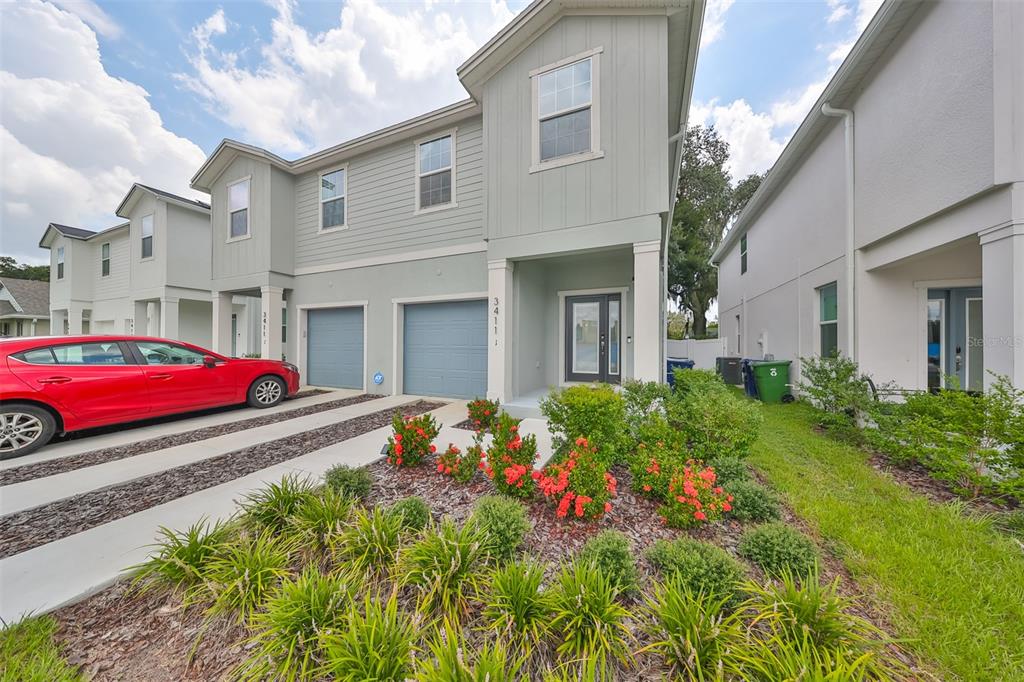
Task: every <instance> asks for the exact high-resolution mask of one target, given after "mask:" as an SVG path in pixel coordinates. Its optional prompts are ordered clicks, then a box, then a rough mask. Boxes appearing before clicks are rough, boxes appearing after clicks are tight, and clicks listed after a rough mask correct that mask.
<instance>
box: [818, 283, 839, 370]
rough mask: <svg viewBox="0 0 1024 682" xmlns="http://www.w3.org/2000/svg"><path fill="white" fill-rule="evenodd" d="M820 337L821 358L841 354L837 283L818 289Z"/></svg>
mask: <svg viewBox="0 0 1024 682" xmlns="http://www.w3.org/2000/svg"><path fill="white" fill-rule="evenodd" d="M818 305H819V306H820V312H819V314H818V336H819V337H820V339H821V343H820V346H821V347H820V349H819V350H820V353H821V357H823V358H828V357H832V356H834V355H837V354H838V352H839V294H838V290H837V287H836V283H835V282H832V283H831V284H826V285H825V286H823V287H821V288H820V289H818Z"/></svg>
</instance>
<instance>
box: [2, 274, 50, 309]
mask: <svg viewBox="0 0 1024 682" xmlns="http://www.w3.org/2000/svg"><path fill="white" fill-rule="evenodd" d="M0 286H3V287H4V288H5V289H7V291H9V292H10V294H11V297H12V298H14V300H15V301H17V302H18V305H19V306H21V309H22V310H23V311H24V314H25V315H39V316H40V317H47V316H49V314H50V283H49V282H37V281H36V280H32V279H15V278H14V277H0ZM5 302H6V301H5ZM14 312H17V311H16V310H14V309H13V306H12V310H11V311H10V312H7V313H0V314H8V315H9V314H11V313H14Z"/></svg>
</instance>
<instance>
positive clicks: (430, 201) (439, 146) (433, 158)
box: [416, 133, 455, 211]
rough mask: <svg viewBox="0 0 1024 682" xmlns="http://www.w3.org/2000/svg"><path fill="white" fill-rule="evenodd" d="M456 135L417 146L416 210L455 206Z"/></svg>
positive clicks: (417, 144)
mask: <svg viewBox="0 0 1024 682" xmlns="http://www.w3.org/2000/svg"><path fill="white" fill-rule="evenodd" d="M454 160H455V134H454V133H449V134H447V135H444V136H442V137H436V138H434V139H432V140H426V141H424V142H417V143H416V208H417V210H420V211H423V210H427V209H433V208H441V207H445V206H454V205H455V165H454Z"/></svg>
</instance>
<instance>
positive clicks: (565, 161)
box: [530, 47, 604, 173]
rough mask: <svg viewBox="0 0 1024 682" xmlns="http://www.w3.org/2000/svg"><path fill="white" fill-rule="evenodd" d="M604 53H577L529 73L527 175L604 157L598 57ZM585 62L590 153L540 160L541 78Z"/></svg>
mask: <svg viewBox="0 0 1024 682" xmlns="http://www.w3.org/2000/svg"><path fill="white" fill-rule="evenodd" d="M603 52H604V47H595V48H593V49H592V50H587V51H586V52H580V53H579V54H575V55H572V56H571V57H566V58H565V59H560V60H558V61H557V62H554V63H552V64H547V65H545V66H541V67H539V68H536V69H534V70H533V71H530V100H531V103H530V113H531V116H532V119H533V120H532V121H531V124H530V128H531V134H530V138H531V148H532V149H531V152H530V154H531V155H530V173H539V172H540V171H545V170H550V169H552V168H561V167H564V166H571V165H572V164H576V163H583V162H585V161H593V160H595V159H602V158H604V150H603V149H601V54H602V53H603ZM587 59H589V60H590V151H589V152H584V153H580V154H569V155H566V156H558V157H555V158H553V159H548V160H546V161H541V159H540V76H543V75H544V74H546V73H550V72H552V71H555V70H557V69H561V68H563V67H566V66H570V65H572V64H576V63H578V62H582V61H584V60H587ZM580 109H582V107H580ZM571 111H573V110H566V111H565V112H562V113H570V112H571Z"/></svg>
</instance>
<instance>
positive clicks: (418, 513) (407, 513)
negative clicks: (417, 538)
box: [388, 496, 431, 532]
mask: <svg viewBox="0 0 1024 682" xmlns="http://www.w3.org/2000/svg"><path fill="white" fill-rule="evenodd" d="M388 513H389V514H392V515H394V516H398V517H400V518H401V519H402V530H407V531H413V532H419V531H421V530H423V529H424V528H426V527H427V526H428V525H430V519H431V515H430V507H429V506H427V502H426V500H424V499H423V498H422V497H419V496H413V497H403V498H402V499H400V500H398V501H397V502H395V503H394V504H393V505H391V506H390V507H389V508H388Z"/></svg>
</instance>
